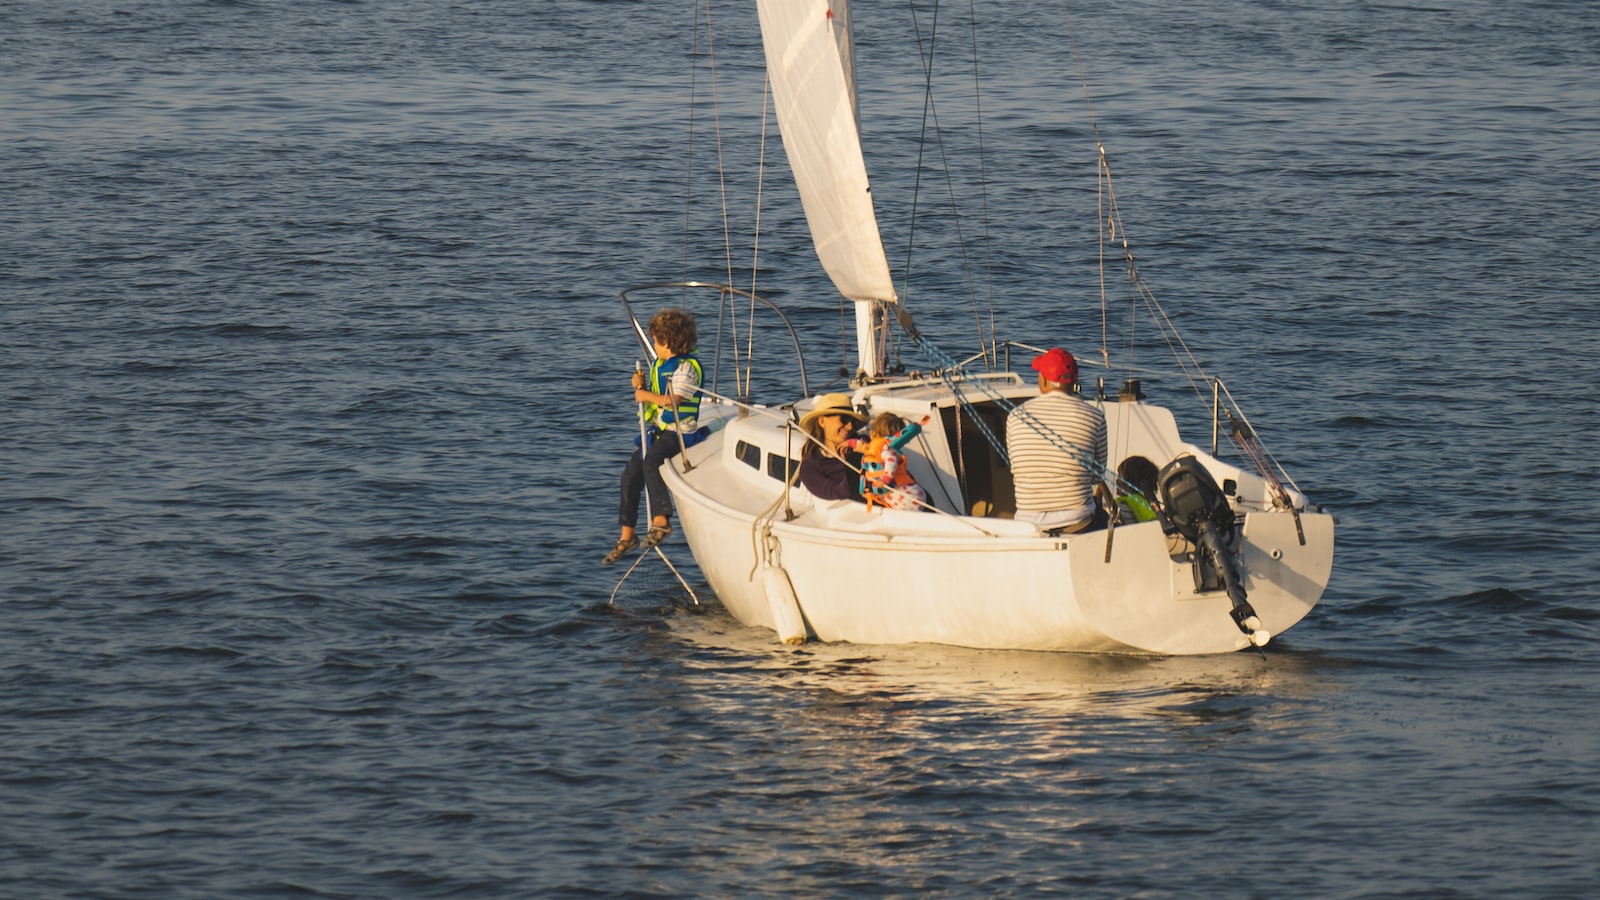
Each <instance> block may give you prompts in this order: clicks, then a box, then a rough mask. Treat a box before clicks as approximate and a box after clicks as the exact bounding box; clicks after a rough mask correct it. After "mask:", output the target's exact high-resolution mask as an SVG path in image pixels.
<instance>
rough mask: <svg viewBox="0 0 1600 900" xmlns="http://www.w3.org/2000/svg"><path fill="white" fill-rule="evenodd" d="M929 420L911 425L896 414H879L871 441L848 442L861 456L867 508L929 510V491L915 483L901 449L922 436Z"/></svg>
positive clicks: (924, 417)
mask: <svg viewBox="0 0 1600 900" xmlns="http://www.w3.org/2000/svg"><path fill="white" fill-rule="evenodd" d="M928 419H929V417H928V416H923V417H922V421H921V422H920V423H918V422H913V423H912V424H910V425H907V424H906V420H905V419H902V418H900V417H899V416H897V415H895V414H894V413H879V414H878V415H877V416H875V417H874V418H873V420H872V424H871V425H870V426H869V428H868V434H869V435H870V438H869V439H868V440H862V439H860V438H851V439H850V440H848V441H845V446H846V447H849V448H851V449H854V450H858V451H859V452H860V453H861V495H862V496H863V497H865V498H867V509H871V508H872V504H874V503H876V504H878V505H879V506H882V507H883V508H885V509H923V508H925V507H927V505H928V492H927V491H925V490H923V488H922V485H920V484H917V483H916V482H915V481H912V480H911V473H910V472H909V471H907V470H906V466H905V456H903V455H902V454H901V453H900V448H902V447H904V446H905V445H906V444H908V443H910V442H911V439H912V438H914V437H916V436H917V435H919V434H921V433H922V426H923V425H925V424H927V422H928Z"/></svg>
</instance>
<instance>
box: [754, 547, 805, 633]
mask: <svg viewBox="0 0 1600 900" xmlns="http://www.w3.org/2000/svg"><path fill="white" fill-rule="evenodd" d="M761 587H762V588H763V589H764V590H766V592H767V602H768V603H770V604H772V627H773V628H774V629H776V630H777V632H778V638H779V639H780V640H782V641H783V642H784V643H785V644H804V643H805V642H806V620H805V618H804V617H803V616H801V615H800V601H799V599H798V598H796V597H795V595H794V585H793V584H790V583H789V573H788V572H785V571H784V570H783V567H782V566H774V565H766V566H762V567H761Z"/></svg>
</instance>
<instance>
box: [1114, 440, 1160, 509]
mask: <svg viewBox="0 0 1600 900" xmlns="http://www.w3.org/2000/svg"><path fill="white" fill-rule="evenodd" d="M1158 474H1159V472H1158V470H1157V469H1156V464H1155V463H1153V462H1151V461H1150V460H1148V459H1146V458H1144V457H1143V456H1130V457H1128V458H1127V459H1125V460H1123V461H1122V465H1120V466H1117V504H1116V510H1115V512H1116V513H1117V521H1118V523H1119V524H1122V525H1131V524H1133V523H1135V522H1149V521H1152V520H1154V519H1155V518H1156V517H1157V516H1158V515H1160V514H1159V513H1158V512H1157V509H1158V508H1159V505H1158V504H1157V502H1156V476H1157V475H1158ZM1124 488H1131V490H1124Z"/></svg>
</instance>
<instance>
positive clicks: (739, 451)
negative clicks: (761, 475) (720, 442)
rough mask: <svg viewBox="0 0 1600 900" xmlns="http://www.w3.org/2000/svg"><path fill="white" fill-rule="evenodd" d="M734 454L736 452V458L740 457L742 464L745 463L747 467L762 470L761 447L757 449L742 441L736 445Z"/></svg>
mask: <svg viewBox="0 0 1600 900" xmlns="http://www.w3.org/2000/svg"><path fill="white" fill-rule="evenodd" d="M733 452H734V454H735V455H736V456H738V457H739V461H740V462H742V463H744V464H745V465H747V466H749V467H750V468H752V469H756V470H760V468H761V448H760V447H757V446H756V445H754V444H751V443H748V442H746V441H740V442H739V443H737V444H735V445H734V447H733Z"/></svg>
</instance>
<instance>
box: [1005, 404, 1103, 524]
mask: <svg viewBox="0 0 1600 900" xmlns="http://www.w3.org/2000/svg"><path fill="white" fill-rule="evenodd" d="M1023 411H1026V412H1027V413H1028V415H1029V416H1031V417H1032V419H1033V421H1032V422H1030V421H1028V420H1027V419H1024V418H1023V416H1022V415H1021V413H1022V412H1023ZM1034 423H1037V424H1034ZM1041 426H1042V427H1043V428H1045V429H1047V432H1046V434H1040V433H1039V431H1038V428H1039V427H1041ZM1063 446H1064V447H1070V448H1072V450H1073V453H1071V454H1069V453H1068V452H1067V451H1066V450H1063V449H1062V447H1063ZM1006 453H1007V455H1009V456H1010V457H1011V476H1012V479H1013V480H1014V482H1015V485H1016V492H1017V511H1018V512H1048V511H1055V510H1081V509H1087V510H1089V511H1091V512H1092V511H1093V506H1094V486H1095V485H1096V484H1098V483H1100V480H1101V474H1100V473H1101V472H1103V471H1104V470H1105V464H1106V417H1105V413H1102V412H1101V411H1100V410H1099V409H1097V408H1096V407H1095V406H1094V404H1092V403H1090V402H1088V401H1087V400H1084V399H1082V398H1081V397H1078V396H1077V395H1075V394H1068V393H1066V392H1065V391H1051V392H1050V393H1048V394H1040V395H1039V396H1037V397H1035V398H1033V399H1032V400H1029V401H1028V402H1027V403H1024V404H1022V405H1021V406H1020V407H1018V408H1017V409H1015V410H1012V412H1011V415H1009V416H1007V417H1006ZM1080 457H1092V458H1093V459H1094V460H1095V461H1096V462H1097V463H1099V465H1098V466H1097V467H1094V468H1091V467H1090V466H1088V465H1087V464H1086V463H1085V462H1084V461H1083V459H1082V458H1080Z"/></svg>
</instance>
